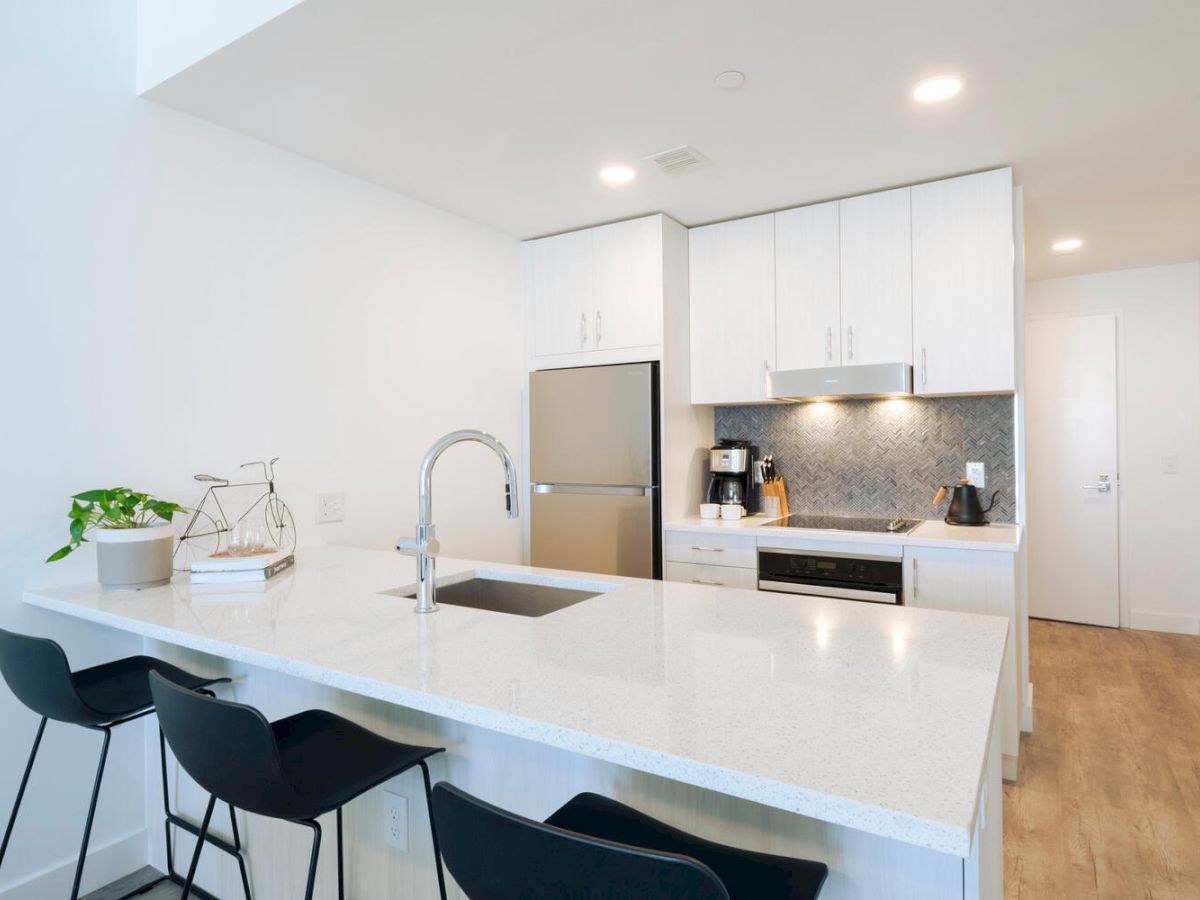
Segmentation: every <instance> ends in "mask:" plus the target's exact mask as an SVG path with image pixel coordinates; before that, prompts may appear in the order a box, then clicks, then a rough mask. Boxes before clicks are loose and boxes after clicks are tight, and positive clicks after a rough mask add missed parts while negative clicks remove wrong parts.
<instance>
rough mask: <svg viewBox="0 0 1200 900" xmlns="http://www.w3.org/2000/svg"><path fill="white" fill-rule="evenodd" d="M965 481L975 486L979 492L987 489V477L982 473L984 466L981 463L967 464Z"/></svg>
mask: <svg viewBox="0 0 1200 900" xmlns="http://www.w3.org/2000/svg"><path fill="white" fill-rule="evenodd" d="M967 481H969V482H971V484H973V485H975V487H977V488H979V489H980V490H981V491H982V490H983V489H984V488H985V487H987V475H986V473H985V471H984V465H983V463H981V462H969V463H967Z"/></svg>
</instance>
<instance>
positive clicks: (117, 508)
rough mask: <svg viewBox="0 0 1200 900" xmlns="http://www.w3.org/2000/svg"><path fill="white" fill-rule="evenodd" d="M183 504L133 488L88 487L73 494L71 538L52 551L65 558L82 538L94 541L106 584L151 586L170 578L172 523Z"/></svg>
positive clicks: (52, 557) (55, 557)
mask: <svg viewBox="0 0 1200 900" xmlns="http://www.w3.org/2000/svg"><path fill="white" fill-rule="evenodd" d="M182 509H183V507H182V506H180V505H179V504H177V503H171V502H169V501H167V500H159V499H158V498H156V497H152V496H151V495H150V494H141V493H138V492H137V491H131V490H130V489H129V488H122V487H118V488H109V489H108V490H96V491H84V492H83V493H82V494H76V495H75V496H74V497H72V498H71V509H70V512H68V513H67V516H68V517H69V518H70V520H71V542H70V543H69V544H67V545H66V546H65V547H62V548H61V549H59V550H56V551H54V552H53V553H51V554H50V556H49V558H48V559H47V560H46V562H54V561H55V560H58V559H62V558H63V557H64V556H66V555H68V554H69V553H71V551H73V550H75V549H76V548H78V547H79V545H80V544H82V543H83V542H84V541H93V542H94V543H95V544H96V572H97V576H98V577H99V580H100V583H101V584H102V585H104V586H105V587H125V588H133V587H147V586H149V585H153V584H162V583H164V582H166V581H169V580H170V578H171V556H172V545H173V543H174V537H175V534H174V529H172V528H171V525H170V522H171V518H172V516H174V515H175V513H177V512H180V511H181V510H182Z"/></svg>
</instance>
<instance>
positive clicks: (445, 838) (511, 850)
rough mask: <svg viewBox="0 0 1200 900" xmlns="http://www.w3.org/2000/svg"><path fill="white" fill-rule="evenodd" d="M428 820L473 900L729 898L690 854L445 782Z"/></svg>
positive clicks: (436, 792) (436, 794)
mask: <svg viewBox="0 0 1200 900" xmlns="http://www.w3.org/2000/svg"><path fill="white" fill-rule="evenodd" d="M433 818H434V822H435V823H436V825H437V835H438V843H439V845H440V847H441V851H442V858H443V859H445V861H446V867H447V868H448V869H449V870H450V873H451V874H452V875H453V876H454V880H455V881H457V882H458V884H459V886H460V887H461V888H462V889H463V890H464V891H465V892H466V894H467V896H468V897H470V898H472V900H509V898H519V897H538V898H539V900H599V898H605V900H607V898H611V897H655V898H663V900H729V893H728V892H727V891H726V890H725V886H724V885H723V884H722V883H721V881H720V879H719V878H717V876H716V875H715V874H714V873H713V871H712V869H710V868H708V867H707V866H705V865H704V864H703V863H701V862H699V861H698V860H695V859H692V858H691V857H689V856H679V855H677V854H674V853H660V852H658V851H654V850H645V849H642V848H640V847H630V846H627V845H625V844H617V843H613V842H611V841H604V840H599V839H597V838H593V837H588V836H587V835H582V834H577V833H576V832H574V831H566V830H565V829H562V828H555V827H554V826H552V825H546V824H544V823H542V822H537V821H534V820H532V819H526V818H524V817H522V816H518V815H515V814H513V813H511V812H508V811H507V810H503V809H500V808H499V807H496V806H492V805H491V804H488V803H484V802H483V801H482V800H480V799H478V798H477V797H472V796H471V795H470V794H468V793H466V792H465V791H462V790H459V789H458V788H456V787H454V786H453V785H451V784H447V783H446V782H444V781H443V782H441V783H439V784H436V785H434V787H433Z"/></svg>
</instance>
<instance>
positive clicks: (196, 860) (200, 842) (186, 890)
mask: <svg viewBox="0 0 1200 900" xmlns="http://www.w3.org/2000/svg"><path fill="white" fill-rule="evenodd" d="M216 805H217V795H216V794H210V795H209V797H208V806H207V807H206V808H205V810H204V822H203V823H201V825H200V834H199V835H197V837H196V851H195V852H194V853H193V854H192V864H191V865H190V866H188V873H187V879H186V880H185V881H184V882H183V893H182V894H180V895H179V900H188V897H189V896H190V895H191V893H192V882H193V881H195V880H196V867H197V866H198V865H200V851H201V850H203V849H204V836H205V835H206V834H208V823H209V822H211V821H212V814H213V807H215V806H216Z"/></svg>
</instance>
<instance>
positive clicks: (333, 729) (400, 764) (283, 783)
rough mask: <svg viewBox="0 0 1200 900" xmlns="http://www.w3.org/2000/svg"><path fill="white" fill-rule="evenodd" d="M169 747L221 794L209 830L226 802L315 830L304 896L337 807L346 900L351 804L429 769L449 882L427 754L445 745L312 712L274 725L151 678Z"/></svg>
mask: <svg viewBox="0 0 1200 900" xmlns="http://www.w3.org/2000/svg"><path fill="white" fill-rule="evenodd" d="M150 691H151V693H152V694H153V696H154V702H155V704H156V705H157V707H158V717H159V721H160V722H161V723H162V729H163V731H164V732H165V733H166V735H167V743H169V744H170V745H171V750H172V751H173V752H174V753H175V757H176V759H178V760H179V763H180V765H182V766H183V768H184V769H185V770H186V771H187V773H188V774H189V775H191V776H192V778H194V779H195V780H196V782H197V783H198V784H199V785H200V786H201V787H202V788H204V790H206V791H208V792H209V793H210V794H211V795H212V796H211V797H210V798H209V801H208V809H207V810H206V811H205V813H204V823H203V824H202V825H201V826H200V833H201V834H204V833H205V832H206V831H207V829H208V823H209V820H210V819H211V818H212V812H213V806H214V805H215V804H216V802H217V799H218V798H220V799H221V800H223V801H225V802H227V803H231V804H232V805H233V806H236V807H238V808H239V809H244V810H246V811H247V812H252V813H257V814H258V815H262V816H269V817H271V818H274V819H283V820H285V821H288V822H294V823H296V824H297V825H305V826H307V827H308V828H311V829H312V832H313V843H312V854H311V855H310V857H309V864H308V882H307V884H308V887H307V889H306V891H305V894H304V896H305V900H312V895H313V887H314V885H315V884H316V877H317V855H318V853H319V851H320V849H321V826H320V825H319V824H318V823H317V817H318V816H322V815H324V814H325V813H328V812H334V811H336V812H337V867H338V897H339V898H344V897H345V873H344V869H343V864H342V807H343V806H345V805H346V804H347V803H349V802H350V801H351V800H353V799H355V798H356V797H359V796H361V795H362V794H364V793H366V792H367V791H369V790H370V789H371V788H373V787H376V786H377V785H380V784H382V783H383V782H385V781H387V780H388V779H389V778H393V777H395V776H396V775H399V774H400V773H401V772H406V771H408V770H409V769H411V768H412V767H413V766H420V767H421V775H422V776H423V778H424V780H425V801H426V803H427V804H430V806H429V830H430V832H431V834H432V836H433V854H434V860H435V863H436V865H437V876H438V889H439V892H440V894H441V897H442V900H445V898H446V881H445V877H444V876H443V874H442V860H441V855H440V854H439V853H438V835H437V830H436V829H435V828H434V821H433V807H432V804H431V801H430V781H429V768H428V767H427V766H426V765H425V760H426V759H427V758H428V757H430V756H432V755H433V754H435V753H441V752H442V750H443V749H444V748H442V747H417V746H413V745H411V744H401V743H398V742H396V741H390V740H388V739H387V738H385V737H381V736H380V735H378V734H375V733H374V732H372V731H368V730H367V729H365V728H362V727H360V726H358V725H355V724H354V723H353V722H351V721H350V720H348V719H343V718H342V717H340V716H335V715H334V714H333V713H329V712H325V711H323V710H317V709H312V710H308V711H306V712H301V713H297V714H296V715H293V716H288V717H287V718H284V719H280V720H279V721H277V722H268V721H267V720H266V718H264V717H263V714H262V713H260V712H259V711H258V710H257V709H255V708H254V707H252V706H245V705H243V704H241V703H230V702H228V701H225V700H218V699H216V698H215V697H204V696H201V695H199V694H195V693H192V692H191V691H188V690H186V689H184V688H181V687H179V686H178V685H177V684H174V683H172V682H171V681H169V680H168V679H166V678H162V677H159V676H158V675H156V674H151V676H150ZM203 846H204V842H203V841H198V842H197V843H196V852H195V854H193V856H192V863H191V866H190V868H189V869H188V874H187V879H186V880H185V882H184V887H183V894H182V895H181V898H180V900H187V898H188V895H189V892H190V890H191V886H192V880H193V879H194V878H195V876H196V866H197V864H198V863H199V862H200V851H201V850H202V849H203Z"/></svg>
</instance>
